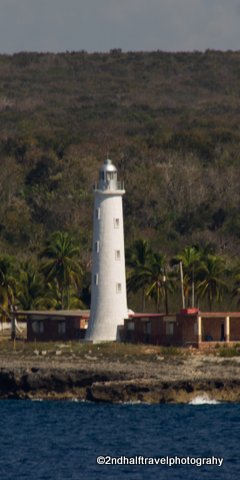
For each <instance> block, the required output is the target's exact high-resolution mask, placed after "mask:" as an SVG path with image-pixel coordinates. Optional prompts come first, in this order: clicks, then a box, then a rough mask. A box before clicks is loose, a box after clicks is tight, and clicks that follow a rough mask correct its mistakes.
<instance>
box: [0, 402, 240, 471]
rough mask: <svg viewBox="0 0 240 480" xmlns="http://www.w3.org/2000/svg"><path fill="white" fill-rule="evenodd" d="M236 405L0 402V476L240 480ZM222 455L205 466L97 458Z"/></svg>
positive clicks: (239, 410)
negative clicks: (114, 462)
mask: <svg viewBox="0 0 240 480" xmlns="http://www.w3.org/2000/svg"><path fill="white" fill-rule="evenodd" d="M239 440H240V405H239V404H233V405H230V404H225V405H224V404H222V405H221V404H218V405H199V406H192V405H140V404H139V405H107V404H91V403H74V402H29V401H17V400H16V401H14V400H11V401H10V400H9V401H0V479H1V480H13V479H14V480H15V479H17V480H23V479H28V480H71V479H73V480H80V479H81V480H102V479H104V480H118V479H119V480H125V479H127V480H141V479H148V480H153V479H154V480H156V479H164V480H165V479H169V480H170V479H171V480H174V479H186V480H190V479H191V480H198V479H200V478H201V479H209V480H214V479H224V480H228V479H229V480H230V479H231V480H238V479H239V478H240V454H239ZM99 455H103V456H114V457H115V456H116V457H120V456H125V457H134V456H136V455H137V456H139V455H142V456H145V457H154V456H155V457H164V456H167V455H168V456H176V455H177V456H179V457H186V456H192V457H211V456H215V457H223V458H224V463H223V466H222V467H217V466H211V465H205V466H202V467H197V466H194V465H186V466H185V465H177V466H172V467H169V466H166V465H119V464H117V465H97V463H96V457H97V456H99Z"/></svg>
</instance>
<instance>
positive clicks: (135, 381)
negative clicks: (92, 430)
mask: <svg viewBox="0 0 240 480" xmlns="http://www.w3.org/2000/svg"><path fill="white" fill-rule="evenodd" d="M204 394H207V395H208V397H209V398H210V399H215V400H218V401H227V402H228V401H229V402H239V401H240V379H239V380H238V379H236V378H235V379H226V378H224V379H219V378H204V379H193V380H190V379H187V380H179V379H178V380H167V381H166V380H164V381H163V380H160V379H152V378H151V379H146V378H145V379H142V378H141V379H140V378H129V375H126V374H124V372H109V371H104V370H103V371H98V372H95V371H94V370H91V369H82V370H76V369H73V370H68V371H66V370H64V369H61V368H59V369H46V368H36V367H33V368H31V369H29V368H28V369H26V368H14V369H11V370H10V369H9V370H8V369H6V368H4V369H1V370H0V399H10V398H16V399H40V398H41V399H50V400H56V399H57V400H58V399H59V400H60V399H73V398H74V399H79V400H89V401H93V402H109V403H119V402H146V403H188V402H190V401H192V400H193V399H194V398H196V397H197V396H201V395H204Z"/></svg>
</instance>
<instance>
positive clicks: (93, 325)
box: [86, 159, 128, 342]
mask: <svg viewBox="0 0 240 480" xmlns="http://www.w3.org/2000/svg"><path fill="white" fill-rule="evenodd" d="M124 193H125V190H124V187H123V185H122V184H121V183H120V182H118V180H117V169H116V167H115V166H114V165H113V164H112V161H111V160H109V159H107V160H105V162H104V164H103V165H102V167H101V168H100V171H99V181H98V183H97V184H96V185H95V189H94V220H93V265H92V287H91V312H90V319H89V325H88V330H87V334H86V340H88V341H93V342H101V341H110V340H117V337H118V331H117V330H118V328H117V327H118V325H123V323H124V318H128V311H127V295H126V274H125V252H124V233H123V211H122V196H123V195H124Z"/></svg>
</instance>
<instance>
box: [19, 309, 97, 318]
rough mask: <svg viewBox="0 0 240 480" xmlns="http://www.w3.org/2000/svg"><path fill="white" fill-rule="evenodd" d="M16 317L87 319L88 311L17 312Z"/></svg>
mask: <svg viewBox="0 0 240 480" xmlns="http://www.w3.org/2000/svg"><path fill="white" fill-rule="evenodd" d="M16 315H18V316H25V317H31V316H34V315H38V316H41V317H46V316H47V317H52V318H54V317H58V318H59V317H82V318H88V317H89V315H90V310H18V311H17V312H16Z"/></svg>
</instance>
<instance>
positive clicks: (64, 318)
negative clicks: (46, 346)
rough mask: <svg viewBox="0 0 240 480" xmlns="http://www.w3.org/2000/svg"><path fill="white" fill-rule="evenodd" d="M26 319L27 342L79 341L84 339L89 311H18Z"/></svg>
mask: <svg viewBox="0 0 240 480" xmlns="http://www.w3.org/2000/svg"><path fill="white" fill-rule="evenodd" d="M17 316H18V318H21V319H24V318H25V319H26V322H27V340H28V341H35V340H36V341H43V342H45V341H50V340H53V341H54V340H58V341H59V340H61V341H66V340H79V339H83V338H84V337H85V333H86V329H87V325H88V318H89V310H59V311H56V310H50V311H37V310H36V311H22V312H21V311H19V312H18V313H17Z"/></svg>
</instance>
